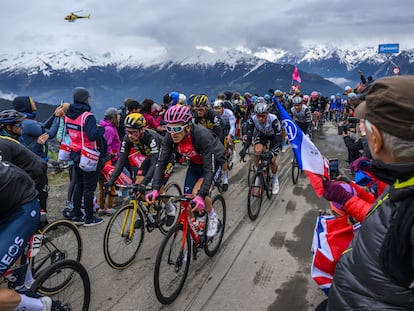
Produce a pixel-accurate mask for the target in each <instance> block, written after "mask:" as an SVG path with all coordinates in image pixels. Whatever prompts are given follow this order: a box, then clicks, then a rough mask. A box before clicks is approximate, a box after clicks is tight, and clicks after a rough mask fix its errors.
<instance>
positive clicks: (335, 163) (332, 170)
mask: <svg viewBox="0 0 414 311" xmlns="http://www.w3.org/2000/svg"><path fill="white" fill-rule="evenodd" d="M338 176H339V159H337V158H334V159H329V177H331V179H335V178H336V177H338Z"/></svg>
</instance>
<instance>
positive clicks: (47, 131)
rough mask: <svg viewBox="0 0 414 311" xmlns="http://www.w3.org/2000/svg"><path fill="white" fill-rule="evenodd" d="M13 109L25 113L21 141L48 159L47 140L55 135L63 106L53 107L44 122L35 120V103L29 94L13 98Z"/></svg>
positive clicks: (44, 158)
mask: <svg viewBox="0 0 414 311" xmlns="http://www.w3.org/2000/svg"><path fill="white" fill-rule="evenodd" d="M13 107H14V109H15V110H17V111H19V112H22V113H24V114H25V115H26V119H25V120H23V122H22V123H23V131H22V141H23V143H24V144H25V145H26V146H27V148H29V149H30V150H31V151H33V152H34V153H35V154H37V155H38V156H39V157H41V158H42V159H43V160H45V161H46V162H47V161H48V159H49V157H48V151H49V150H48V149H49V148H48V140H49V139H52V138H54V137H55V136H56V134H57V131H58V128H59V118H60V117H62V116H63V113H64V111H63V107H61V106H59V107H57V108H56V109H55V112H54V113H53V115H52V116H51V117H50V118H49V119H48V120H47V121H46V122H45V123H40V122H38V121H37V120H36V110H37V107H36V103H35V102H34V101H33V100H32V99H31V98H30V97H29V96H18V97H16V98H15V99H14V100H13Z"/></svg>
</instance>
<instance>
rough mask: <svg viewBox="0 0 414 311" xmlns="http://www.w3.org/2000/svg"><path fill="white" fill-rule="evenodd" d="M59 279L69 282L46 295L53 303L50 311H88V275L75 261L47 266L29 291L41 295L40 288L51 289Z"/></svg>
mask: <svg viewBox="0 0 414 311" xmlns="http://www.w3.org/2000/svg"><path fill="white" fill-rule="evenodd" d="M61 277H63V278H64V279H69V280H70V282H68V284H66V286H65V287H64V288H62V289H61V290H59V291H58V292H56V293H54V294H46V295H48V296H50V298H51V299H52V301H53V303H52V311H55V310H56V311H57V310H82V311H87V310H89V304H90V300H91V283H90V279H89V275H88V272H87V271H86V269H85V267H84V266H83V265H82V264H80V263H79V262H77V261H75V260H71V259H65V260H61V261H57V262H55V263H53V264H52V265H50V266H48V267H47V268H46V269H44V270H42V272H41V273H40V274H39V276H38V277H37V278H36V280H35V282H34V283H33V285H32V286H31V288H30V289H31V290H33V291H34V292H39V293H42V294H43V291H42V288H44V287H51V285H52V284H53V283H54V282H55V281H56V280H58V279H60V278H61ZM58 283H60V281H58Z"/></svg>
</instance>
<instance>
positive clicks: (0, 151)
mask: <svg viewBox="0 0 414 311" xmlns="http://www.w3.org/2000/svg"><path fill="white" fill-rule="evenodd" d="M0 160H1V161H9V162H11V163H13V164H14V165H16V166H18V167H20V168H21V169H23V170H24V171H25V172H26V173H27V174H29V176H30V177H31V178H32V180H33V181H34V182H35V184H36V189H37V191H38V198H39V200H40V208H41V209H43V210H44V211H46V209H47V197H48V190H47V189H48V184H49V181H48V177H47V163H46V162H45V161H43V160H42V158H40V157H39V156H37V155H35V154H34V153H33V152H32V151H30V150H29V149H28V148H27V147H25V146H24V145H22V144H20V143H19V142H18V141H17V140H15V139H13V138H11V137H7V136H0Z"/></svg>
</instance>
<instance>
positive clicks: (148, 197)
mask: <svg viewBox="0 0 414 311" xmlns="http://www.w3.org/2000/svg"><path fill="white" fill-rule="evenodd" d="M159 195H160V193H159V192H158V190H152V191H151V192H150V193H148V194H147V195H146V196H145V200H147V201H148V202H153V201H155V200H156V199H157V198H158V196H159Z"/></svg>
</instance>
